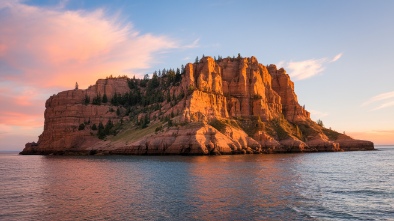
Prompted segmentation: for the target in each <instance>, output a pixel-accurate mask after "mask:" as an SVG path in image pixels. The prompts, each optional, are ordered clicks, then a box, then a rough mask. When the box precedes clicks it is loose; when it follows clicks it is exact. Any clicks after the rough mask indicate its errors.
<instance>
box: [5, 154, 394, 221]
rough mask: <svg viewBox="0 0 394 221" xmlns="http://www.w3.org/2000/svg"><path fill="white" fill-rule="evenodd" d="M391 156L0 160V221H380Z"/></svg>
mask: <svg viewBox="0 0 394 221" xmlns="http://www.w3.org/2000/svg"><path fill="white" fill-rule="evenodd" d="M393 153H394V151H393V150H389V151H386V153H384V154H382V152H378V151H377V152H351V153H318V154H287V155H237V156H201V157H184V156H105V157H98V156H96V157H59V156H17V155H10V154H8V155H0V178H1V184H2V188H1V189H0V220H83V219H87V220H125V219H126V220H131V219H132V220H152V219H153V220H162V219H164V220H168V219H171V220H173V219H177V220H179V219H182V220H184V219H186V220H315V219H320V218H324V219H327V220H338V219H371V218H374V219H375V218H377V219H388V217H393V216H392V215H394V214H393V212H392V211H393V205H394V200H393V199H394V191H393V189H394V188H393V186H394V185H393V170H392V169H391V170H390V169H388V168H390V167H391V168H393V166H394V163H393V162H394V160H393Z"/></svg>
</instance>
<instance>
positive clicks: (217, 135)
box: [22, 55, 373, 154]
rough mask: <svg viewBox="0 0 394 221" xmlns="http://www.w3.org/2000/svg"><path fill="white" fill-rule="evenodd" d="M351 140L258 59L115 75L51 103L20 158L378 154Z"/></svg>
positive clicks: (63, 94)
mask: <svg viewBox="0 0 394 221" xmlns="http://www.w3.org/2000/svg"><path fill="white" fill-rule="evenodd" d="M342 140H346V142H343V141H342ZM352 140H353V139H351V138H350V137H348V136H346V135H343V134H340V133H338V132H335V131H334V130H331V129H327V128H325V127H324V125H323V122H322V121H320V120H319V121H318V122H317V123H316V122H314V121H312V120H311V119H310V115H309V112H308V111H306V110H305V106H301V105H299V104H298V101H297V96H296V95H295V93H294V83H293V82H292V81H291V80H290V77H289V76H288V75H287V74H286V72H285V71H284V69H279V70H278V69H277V68H276V66H275V65H268V66H264V65H262V64H259V63H258V62H257V59H256V58H254V57H251V58H243V57H241V56H240V55H238V57H233V58H230V57H228V58H224V59H223V58H222V57H221V56H218V58H217V59H216V58H215V59H212V58H211V57H206V56H203V57H202V58H201V59H198V58H196V61H195V63H193V64H190V63H189V64H187V65H186V66H183V65H182V67H181V68H177V69H168V70H166V69H163V70H160V71H155V72H154V73H153V74H151V77H150V76H149V75H145V77H144V78H143V79H136V78H135V77H133V78H128V77H127V76H119V77H113V76H109V77H107V78H106V79H101V80H98V81H97V83H96V84H95V85H93V86H91V87H89V88H88V89H86V90H81V89H79V88H78V87H76V88H75V89H74V90H71V91H65V92H61V93H59V94H58V95H54V96H52V97H50V98H49V99H48V101H47V102H46V114H45V127H44V132H43V134H42V135H41V136H40V139H39V141H38V143H37V144H34V145H32V144H27V145H26V148H25V150H24V151H23V152H22V153H27V154H28V153H39V154H46V153H64V152H67V153H92V152H91V151H90V150H94V151H93V152H94V153H107V154H110V153H113V154H231V153H275V152H313V151H340V150H344V148H345V149H346V148H347V147H345V146H344V144H346V145H347V146H350V147H351V148H353V146H352V145H353V143H357V142H358V143H357V145H360V144H362V145H361V146H362V147H363V148H362V149H371V148H372V149H373V144H372V143H371V142H368V141H365V142H364V141H357V142H353V141H352ZM352 142H353V143H352ZM341 145H342V147H341ZM350 147H349V148H348V149H351V148H350Z"/></svg>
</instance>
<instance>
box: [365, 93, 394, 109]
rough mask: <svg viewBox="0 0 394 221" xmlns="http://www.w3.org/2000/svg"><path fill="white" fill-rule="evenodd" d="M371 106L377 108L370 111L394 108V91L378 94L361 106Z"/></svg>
mask: <svg viewBox="0 0 394 221" xmlns="http://www.w3.org/2000/svg"><path fill="white" fill-rule="evenodd" d="M370 105H374V106H375V108H372V109H371V110H370V111H376V110H380V109H383V108H387V107H391V106H394V91H391V92H386V93H381V94H378V95H376V96H374V97H372V98H370V99H368V100H367V101H366V102H364V103H363V104H362V105H361V106H362V107H364V106H370Z"/></svg>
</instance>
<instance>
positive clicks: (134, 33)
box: [0, 0, 199, 133]
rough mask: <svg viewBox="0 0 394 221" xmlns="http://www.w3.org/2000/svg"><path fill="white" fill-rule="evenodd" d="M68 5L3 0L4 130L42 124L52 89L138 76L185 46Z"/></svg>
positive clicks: (0, 99) (0, 121) (0, 118)
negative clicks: (159, 56)
mask: <svg viewBox="0 0 394 221" xmlns="http://www.w3.org/2000/svg"><path fill="white" fill-rule="evenodd" d="M67 3H68V1H67V0H63V1H60V2H59V4H58V5H56V6H54V7H51V8H43V7H37V6H31V5H27V4H24V3H23V1H18V0H2V1H0V103H1V104H6V105H0V128H1V127H6V128H7V130H10V131H11V132H12V131H14V132H15V130H14V129H12V128H15V127H18V128H19V129H18V130H19V133H23V130H25V129H26V130H30V129H31V128H34V127H37V126H42V125H43V113H44V106H45V100H46V99H47V98H48V97H49V96H50V95H52V94H53V93H57V92H58V91H60V90H65V89H67V88H68V89H72V88H73V85H75V82H76V81H77V82H78V84H79V85H80V88H86V87H87V86H89V85H91V84H93V83H94V82H95V81H96V80H97V79H98V78H105V77H106V76H108V75H110V74H115V75H118V74H120V75H123V74H129V75H130V76H132V75H134V74H136V75H138V73H141V69H146V68H149V67H151V66H152V64H153V63H156V62H157V61H156V60H155V54H156V53H161V52H168V50H171V49H181V48H183V47H182V46H181V45H180V44H179V42H178V41H177V40H175V39H171V38H169V37H167V36H164V35H154V34H150V33H145V34H143V33H140V32H139V31H138V30H136V29H135V28H134V27H133V24H132V23H124V22H118V21H119V15H118V14H116V15H113V16H112V15H108V14H105V10H104V9H98V10H93V11H84V10H78V11H70V10H65V9H64V7H65V5H66V4H67ZM198 42H199V39H197V40H195V41H194V42H193V43H192V44H190V45H188V47H189V48H192V47H196V46H198ZM20 128H22V129H20ZM23 128H24V129H23ZM29 128H30V129H29Z"/></svg>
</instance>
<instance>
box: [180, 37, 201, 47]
mask: <svg viewBox="0 0 394 221" xmlns="http://www.w3.org/2000/svg"><path fill="white" fill-rule="evenodd" d="M199 42H200V39H199V38H197V39H196V40H194V41H193V42H192V43H191V44H188V45H184V46H182V48H185V49H190V48H198V47H200V45H199Z"/></svg>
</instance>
